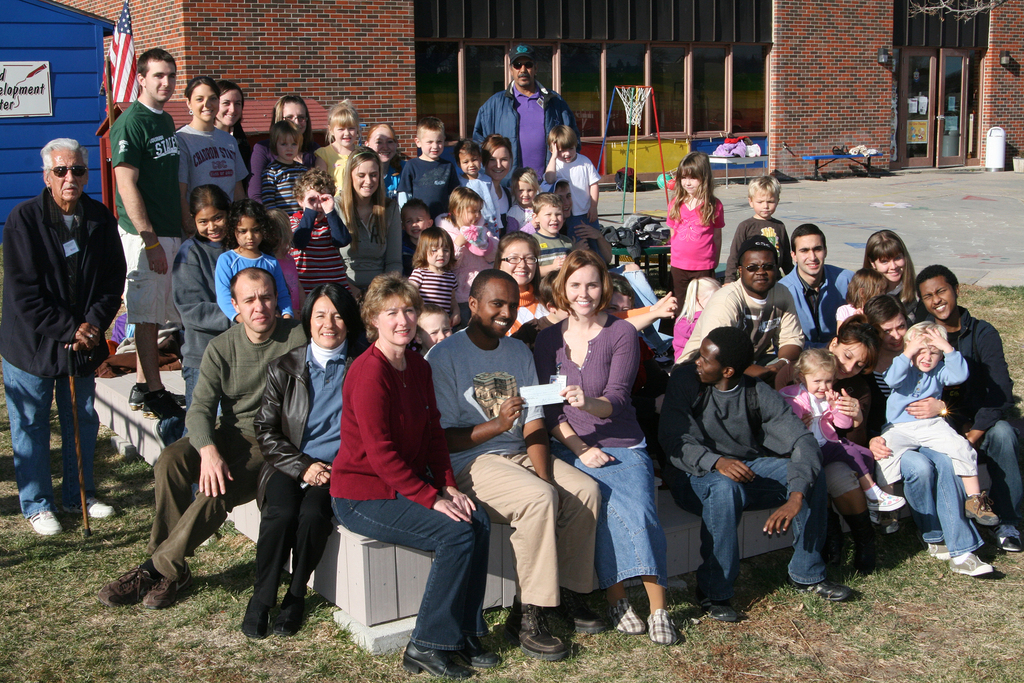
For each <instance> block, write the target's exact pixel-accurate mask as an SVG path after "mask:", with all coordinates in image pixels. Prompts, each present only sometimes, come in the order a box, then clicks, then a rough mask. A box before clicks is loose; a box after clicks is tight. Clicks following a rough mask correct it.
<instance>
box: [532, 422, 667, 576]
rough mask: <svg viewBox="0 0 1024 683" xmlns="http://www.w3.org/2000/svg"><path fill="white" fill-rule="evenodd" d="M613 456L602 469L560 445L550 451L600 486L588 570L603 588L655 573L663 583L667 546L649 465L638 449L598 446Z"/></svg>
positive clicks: (651, 467) (652, 470)
mask: <svg viewBox="0 0 1024 683" xmlns="http://www.w3.org/2000/svg"><path fill="white" fill-rule="evenodd" d="M601 450H603V451H604V452H605V453H607V454H608V455H610V456H612V457H613V458H615V460H613V461H611V462H609V463H608V464H606V465H604V466H603V467H587V466H586V465H584V464H583V461H582V460H580V459H579V458H577V457H576V456H575V455H573V453H572V451H570V450H569V449H568V448H566V447H565V446H563V445H562V444H561V443H558V442H552V445H551V452H552V454H553V455H555V456H557V457H558V458H559V459H561V460H562V461H564V462H566V463H568V464H570V465H572V466H573V467H575V468H576V469H578V470H580V471H581V472H585V473H586V474H588V475H590V476H591V477H592V478H593V479H595V480H596V481H597V484H598V486H599V487H600V489H601V512H600V514H599V515H598V518H597V535H596V538H595V544H594V568H595V569H596V570H597V581H598V585H599V586H600V587H601V588H602V589H603V588H608V587H609V586H612V585H615V584H616V583H619V582H620V581H625V580H626V579H631V578H633V577H635V576H656V577H657V578H658V583H659V584H661V585H662V586H667V585H668V559H667V555H668V544H667V543H666V541H665V531H664V530H663V529H662V528H661V520H660V519H659V518H658V502H657V498H656V497H655V493H656V491H655V485H654V464H653V463H652V462H651V458H650V457H649V456H648V455H647V453H646V452H645V451H644V449H642V448H602V449H601Z"/></svg>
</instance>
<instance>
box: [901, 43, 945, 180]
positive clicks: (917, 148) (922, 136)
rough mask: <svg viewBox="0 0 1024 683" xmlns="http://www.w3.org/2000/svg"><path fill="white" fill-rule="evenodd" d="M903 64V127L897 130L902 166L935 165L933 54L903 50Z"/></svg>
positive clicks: (932, 51)
mask: <svg viewBox="0 0 1024 683" xmlns="http://www.w3.org/2000/svg"><path fill="white" fill-rule="evenodd" d="M902 62H903V64H902V66H903V74H902V82H903V88H902V91H903V93H902V94H903V96H902V97H901V100H902V101H901V103H900V108H901V109H902V116H901V117H900V118H901V119H902V120H903V125H902V126H901V127H900V128H901V137H902V141H901V142H902V144H901V146H903V147H904V149H905V150H906V151H905V154H904V155H903V159H904V165H905V166H908V167H909V166H934V165H935V139H936V137H935V129H934V127H933V125H932V123H933V122H934V121H935V111H936V109H935V104H936V103H935V92H934V90H935V89H934V87H933V83H934V79H933V78H932V74H933V72H934V68H935V62H936V54H935V51H934V50H913V49H912V48H907V49H905V50H904V58H903V60H902Z"/></svg>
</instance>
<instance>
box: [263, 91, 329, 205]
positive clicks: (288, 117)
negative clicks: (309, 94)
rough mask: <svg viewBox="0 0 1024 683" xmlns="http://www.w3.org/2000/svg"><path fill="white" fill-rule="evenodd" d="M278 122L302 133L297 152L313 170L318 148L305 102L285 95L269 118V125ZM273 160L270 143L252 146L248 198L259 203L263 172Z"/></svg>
mask: <svg viewBox="0 0 1024 683" xmlns="http://www.w3.org/2000/svg"><path fill="white" fill-rule="evenodd" d="M278 121H291V122H292V123H294V124H295V125H296V126H298V128H299V132H300V133H302V149H300V150H299V152H300V153H301V157H302V163H303V165H304V166H307V167H308V168H313V166H314V165H315V162H316V156H315V154H314V153H315V152H316V150H317V149H318V148H319V147H320V145H318V144H316V143H315V142H314V141H313V124H312V123H311V122H310V120H309V108H308V107H307V106H306V103H305V101H303V99H302V98H301V97H299V96H298V95H285V96H284V97H282V98H281V99H279V100H278V101H277V104H275V105H274V112H273V114H271V116H270V125H271V126H273V125H274V124H275V123H277V122H278ZM273 159H274V155H273V153H272V152H271V151H270V143H269V142H268V141H267V140H261V141H259V142H257V143H256V144H255V145H253V148H252V160H251V162H250V167H249V170H250V171H251V173H252V177H251V178H249V198H250V199H255V200H256V201H258V202H261V201H262V199H261V197H260V191H261V189H262V186H261V183H262V181H263V180H262V179H263V170H264V169H265V168H266V167H267V164H269V163H270V162H271V161H272V160H273Z"/></svg>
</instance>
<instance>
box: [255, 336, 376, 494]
mask: <svg viewBox="0 0 1024 683" xmlns="http://www.w3.org/2000/svg"><path fill="white" fill-rule="evenodd" d="M352 341H353V340H351V339H350V340H349V346H348V353H347V355H346V357H345V365H346V366H347V365H349V364H350V363H351V362H352V360H353V359H354V358H355V357H356V356H358V355H359V354H360V353H361V352H362V351H363V348H364V347H362V346H360V345H357V344H353V343H352ZM307 348H308V345H303V346H300V347H298V348H296V349H293V350H292V351H289V352H288V353H286V354H284V355H283V356H280V357H279V358H275V359H274V360H272V361H270V364H269V365H268V366H267V386H266V389H265V390H264V392H263V401H262V402H261V403H260V409H259V411H258V412H257V413H256V418H255V420H254V421H253V427H254V429H255V431H256V441H257V443H259V445H260V451H262V452H263V460H264V463H263V468H262V469H261V470H260V480H259V484H258V486H257V489H256V504H257V505H258V506H259V507H260V508H262V507H263V499H264V496H265V494H266V490H267V482H268V481H269V480H270V476H271V475H272V474H273V473H274V470H275V469H276V470H280V471H281V472H283V473H285V474H287V475H288V476H289V477H291V478H292V479H295V480H297V481H302V475H303V474H305V472H306V470H307V469H309V466H310V465H312V464H313V462H314V460H313V458H311V457H309V456H308V455H306V454H305V453H303V452H302V451H300V450H299V446H298V444H301V443H302V433H303V432H304V431H305V429H306V419H307V418H308V417H309V410H310V406H309V370H308V369H307V368H306V349H307ZM345 378H348V373H345ZM342 384H344V380H342ZM338 391H341V388H340V387H339V388H338ZM338 422H339V424H340V422H341V420H340V416H339V421H338ZM338 438H339V440H340V438H341V429H340V427H339V429H338Z"/></svg>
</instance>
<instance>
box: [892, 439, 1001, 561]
mask: <svg viewBox="0 0 1024 683" xmlns="http://www.w3.org/2000/svg"><path fill="white" fill-rule="evenodd" d="M900 471H901V472H902V474H903V495H904V496H905V497H906V499H907V504H908V505H909V506H910V512H911V514H912V515H913V517H914V524H916V525H917V530H918V531H920V532H921V538H923V539H924V542H925V543H945V544H946V547H947V548H949V556H950V557H959V556H960V555H966V554H967V553H971V552H974V551H975V550H977V549H978V548H980V547H981V546H982V545H984V542H983V541H982V540H981V536H980V535H979V534H978V530H977V529H975V528H974V525H973V524H971V522H970V521H968V520H967V517H966V516H965V515H964V501H965V500H966V499H967V498H966V494H965V493H964V487H963V484H962V483H961V481H960V477H958V476H956V473H955V472H954V471H953V461H952V460H950V459H949V456H948V455H945V454H943V453H939V452H937V451H933V450H931V449H930V448H921V449H920V450H917V451H904V453H903V455H902V456H900Z"/></svg>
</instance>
